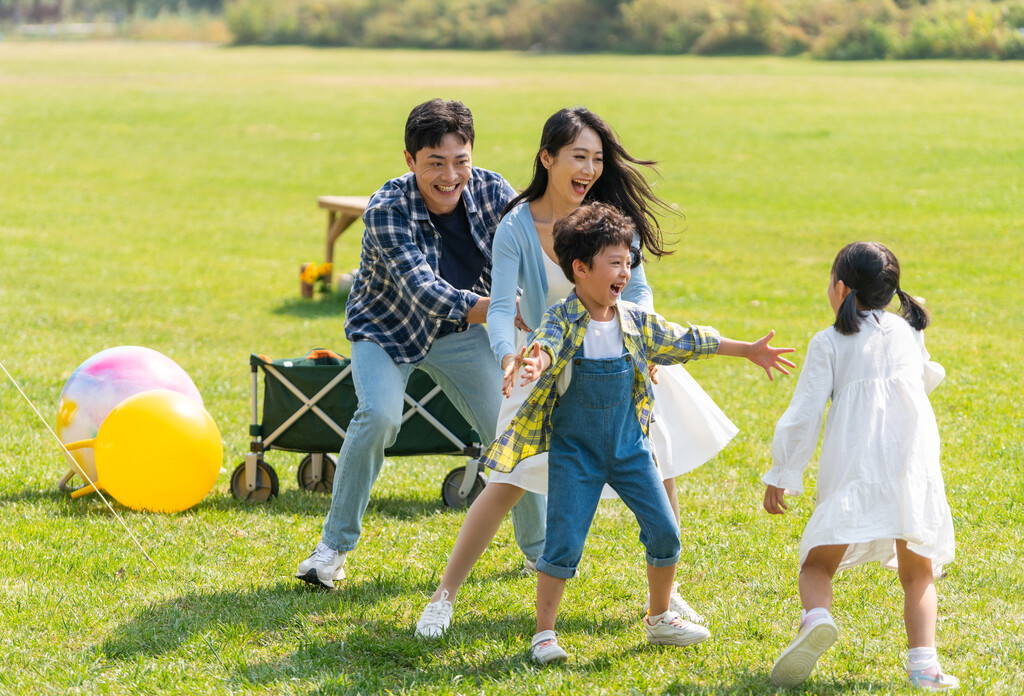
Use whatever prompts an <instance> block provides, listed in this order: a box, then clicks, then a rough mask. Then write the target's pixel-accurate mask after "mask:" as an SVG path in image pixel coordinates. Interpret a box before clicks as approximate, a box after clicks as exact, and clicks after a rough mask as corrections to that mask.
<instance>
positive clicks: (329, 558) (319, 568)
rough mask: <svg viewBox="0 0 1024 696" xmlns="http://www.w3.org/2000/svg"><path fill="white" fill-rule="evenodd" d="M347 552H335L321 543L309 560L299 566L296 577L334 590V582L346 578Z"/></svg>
mask: <svg viewBox="0 0 1024 696" xmlns="http://www.w3.org/2000/svg"><path fill="white" fill-rule="evenodd" d="M345 554H346V552H345V551H335V550H334V549H332V548H331V547H330V546H328V545H327V544H325V543H324V542H322V541H321V542H319V543H317V545H316V548H315V549H313V553H311V554H309V558H307V559H306V560H304V561H303V562H302V563H300V564H299V569H298V570H297V571H295V577H297V578H298V579H299V580H302V581H304V582H308V583H309V584H310V585H319V586H320V587H326V588H327V589H329V590H333V589H334V581H335V580H341V579H343V578H344V577H345Z"/></svg>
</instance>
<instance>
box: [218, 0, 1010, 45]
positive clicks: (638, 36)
mask: <svg viewBox="0 0 1024 696" xmlns="http://www.w3.org/2000/svg"><path fill="white" fill-rule="evenodd" d="M225 16H226V19H227V23H228V27H229V29H230V31H231V32H232V34H233V35H234V37H235V41H236V42H238V43H243V44H250V43H251V44H280V43H301V44H313V45H324V46H364V47H380V48H390V47H408V48H470V49H513V50H545V51H568V52H621V53H663V54H680V53H693V54H701V55H728V54H748V55H750V54H774V55H797V54H803V53H810V54H812V55H814V56H816V57H819V58H826V59H838V60H858V59H879V58H940V57H941V58H1002V59H1006V58H1016V59H1021V58H1024V1H1022V0H1009V1H1006V2H1001V1H998V0H228V2H227V4H226V7H225Z"/></svg>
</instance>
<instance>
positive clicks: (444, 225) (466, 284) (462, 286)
mask: <svg viewBox="0 0 1024 696" xmlns="http://www.w3.org/2000/svg"><path fill="white" fill-rule="evenodd" d="M430 221H431V222H432V223H434V228H435V229H436V230H437V231H438V233H439V234H440V235H441V253H440V256H439V258H438V266H439V267H440V268H439V270H440V272H441V277H442V278H444V280H446V281H447V282H448V284H449V285H451V286H452V287H453V288H458V289H459V290H472V289H473V286H474V285H476V282H477V281H478V280H480V275H481V274H482V273H483V272H484V263H486V261H487V259H485V258H484V253H483V252H482V251H480V247H478V246H477V245H476V240H474V239H473V232H472V231H471V230H470V228H469V216H468V215H467V214H466V203H465V202H464V201H462V200H459V205H458V207H457V208H455V210H454V211H453V212H452V213H451V214H450V215H435V214H434V213H430ZM457 328H458V324H456V323H455V322H451V321H442V322H441V330H440V331H439V332H438V334H437V335H438V337H439V338H440V337H441V336H447V335H448V334H450V333H452V332H454V331H455V329H457Z"/></svg>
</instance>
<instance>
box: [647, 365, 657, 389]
mask: <svg viewBox="0 0 1024 696" xmlns="http://www.w3.org/2000/svg"><path fill="white" fill-rule="evenodd" d="M647 371H648V372H650V373H651V382H652V383H654V384H657V383H658V366H657V365H655V364H654V363H650V364H648V365H647Z"/></svg>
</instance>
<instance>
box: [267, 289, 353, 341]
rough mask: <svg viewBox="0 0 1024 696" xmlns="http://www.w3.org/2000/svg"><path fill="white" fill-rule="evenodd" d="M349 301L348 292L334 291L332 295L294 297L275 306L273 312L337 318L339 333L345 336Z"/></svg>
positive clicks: (319, 317)
mask: <svg viewBox="0 0 1024 696" xmlns="http://www.w3.org/2000/svg"><path fill="white" fill-rule="evenodd" d="M347 301H348V292H332V293H331V294H330V295H325V296H323V297H318V298H315V299H305V298H302V297H293V298H291V299H288V300H285V301H284V302H282V303H281V304H279V305H277V306H276V307H274V309H273V310H271V312H272V313H273V314H278V315H285V316H290V317H297V318H299V319H337V320H338V335H339V336H344V330H343V322H344V320H345V303H346V302H347ZM318 336H319V334H318Z"/></svg>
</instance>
